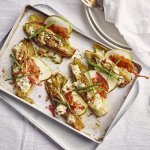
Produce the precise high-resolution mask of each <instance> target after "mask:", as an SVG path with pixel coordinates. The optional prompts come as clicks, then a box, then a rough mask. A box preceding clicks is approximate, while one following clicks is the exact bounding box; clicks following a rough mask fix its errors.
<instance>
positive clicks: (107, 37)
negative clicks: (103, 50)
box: [85, 6, 130, 49]
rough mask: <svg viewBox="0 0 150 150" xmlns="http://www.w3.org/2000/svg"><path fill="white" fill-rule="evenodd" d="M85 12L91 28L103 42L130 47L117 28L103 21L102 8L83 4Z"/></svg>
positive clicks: (118, 46) (120, 46)
mask: <svg viewBox="0 0 150 150" xmlns="http://www.w3.org/2000/svg"><path fill="white" fill-rule="evenodd" d="M85 12H86V16H87V18H88V21H89V23H90V25H91V26H92V28H93V30H94V31H95V33H96V34H97V35H98V36H99V37H100V38H101V39H102V40H103V41H104V42H106V43H107V44H108V45H110V46H111V47H114V48H124V49H130V48H129V46H128V44H127V43H126V41H125V40H124V38H123V36H122V35H121V34H120V33H119V31H118V29H117V28H116V27H115V26H114V25H113V24H112V23H109V22H107V21H105V18H104V12H103V11H102V10H100V9H99V8H88V7H86V6H85Z"/></svg>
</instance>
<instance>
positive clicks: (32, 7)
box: [0, 5, 142, 144]
mask: <svg viewBox="0 0 150 150" xmlns="http://www.w3.org/2000/svg"><path fill="white" fill-rule="evenodd" d="M26 9H34V10H36V11H39V12H40V13H43V14H45V15H48V14H47V13H45V12H43V11H41V10H39V9H38V8H36V7H34V6H32V5H25V6H24V8H23V9H22V11H21V13H20V15H19V17H18V18H17V20H16V22H15V24H14V25H13V28H12V29H11V31H10V33H9V35H8V37H7V38H6V40H5V42H4V44H3V46H2V48H1V49H0V57H1V56H2V54H3V51H5V49H6V48H7V45H8V44H9V40H10V39H11V38H12V36H13V33H14V32H15V30H16V29H17V26H18V24H19V23H20V21H21V19H22V17H23V16H24V13H25V12H26ZM73 31H75V32H77V33H79V34H81V35H82V36H84V37H86V38H87V39H90V40H92V41H93V42H95V43H99V44H101V45H102V46H104V47H107V48H108V49H112V48H111V47H109V46H107V45H105V44H103V43H102V42H99V41H98V40H96V39H94V38H92V37H90V36H88V35H86V34H85V33H84V32H82V31H80V29H77V28H76V27H74V26H73ZM134 63H135V64H136V65H137V66H138V67H139V68H140V69H139V72H141V70H142V66H141V65H140V64H139V63H137V62H135V61H134ZM136 80H137V77H135V79H134V81H133V84H132V85H131V87H130V89H129V92H128V94H129V93H130V90H131V89H132V87H133V86H134V84H135V82H136ZM0 90H1V91H3V92H4V93H6V94H8V95H10V96H12V97H14V98H16V99H17V100H20V101H21V102H22V103H24V104H25V105H27V106H29V107H32V108H33V109H36V110H37V111H39V112H40V113H43V114H44V115H46V116H48V117H50V118H51V119H52V120H55V121H56V122H58V123H60V124H61V125H64V126H66V127H68V128H69V129H71V130H73V131H75V132H76V133H78V134H79V135H81V136H84V137H86V138H88V139H90V140H92V141H93V142H95V143H98V144H100V143H101V142H102V141H103V140H104V138H105V136H106V135H107V131H108V130H109V128H110V127H111V125H112V123H113V121H114V120H115V118H116V116H117V114H118V113H119V111H118V112H117V114H116V115H115V117H114V119H113V120H112V122H111V124H110V126H109V127H108V129H107V131H106V132H105V134H104V136H103V138H102V139H100V140H96V139H94V138H91V137H90V136H88V135H87V134H85V133H82V132H80V131H78V130H76V129H74V128H73V127H72V126H70V125H68V124H66V123H64V122H62V121H60V120H58V119H57V118H55V117H53V116H50V115H48V114H47V113H46V112H45V111H44V110H42V109H40V108H38V107H36V106H34V105H32V104H29V103H28V102H26V101H24V100H23V99H21V98H19V97H18V96H16V95H14V94H13V93H11V92H9V91H8V90H6V89H5V88H3V87H2V86H0ZM128 94H127V96H126V98H127V97H128ZM126 98H125V100H126ZM125 100H124V101H125ZM123 104H124V102H123V103H122V105H123ZM122 105H121V107H120V108H119V110H120V109H121V108H122ZM123 115H124V114H123ZM123 115H122V116H123ZM115 125H116V123H115V124H114V126H115ZM114 126H113V127H114ZM113 127H112V128H113ZM112 128H111V129H112ZM111 129H110V131H111ZM110 131H109V132H110Z"/></svg>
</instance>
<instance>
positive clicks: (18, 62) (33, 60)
mask: <svg viewBox="0 0 150 150" xmlns="http://www.w3.org/2000/svg"><path fill="white" fill-rule="evenodd" d="M10 57H11V59H12V61H13V65H12V75H13V77H12V78H10V79H6V80H14V82H15V87H16V94H17V95H18V96H19V97H21V98H25V97H27V96H28V95H29V93H30V91H31V90H32V89H33V87H34V85H38V84H40V82H41V81H43V80H46V79H47V78H49V77H50V75H51V69H50V68H49V66H47V65H46V64H45V63H44V62H43V61H42V60H41V59H40V58H38V57H37V54H36V50H35V48H34V46H33V44H32V42H31V41H30V40H26V39H25V40H22V41H21V42H20V43H18V44H17V45H15V46H14V47H13V49H12V54H10Z"/></svg>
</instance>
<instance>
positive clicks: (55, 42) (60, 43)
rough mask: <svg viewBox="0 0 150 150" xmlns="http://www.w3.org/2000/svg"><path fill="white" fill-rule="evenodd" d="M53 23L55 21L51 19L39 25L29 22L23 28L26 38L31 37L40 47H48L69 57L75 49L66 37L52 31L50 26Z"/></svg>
mask: <svg viewBox="0 0 150 150" xmlns="http://www.w3.org/2000/svg"><path fill="white" fill-rule="evenodd" d="M55 23H56V22H55V21H52V22H51V23H50V24H48V25H41V24H38V23H36V22H29V23H26V24H25V25H24V28H23V29H24V32H25V33H26V34H27V36H28V38H29V39H33V40H34V41H35V42H36V43H37V44H38V45H39V46H40V47H48V48H49V49H50V50H53V51H54V52H56V53H59V54H60V55H61V56H64V57H67V58H70V57H72V56H73V54H74V53H75V51H76V49H75V48H74V47H72V46H71V44H70V42H69V40H68V39H65V38H63V37H62V36H60V35H59V34H57V33H54V32H53V31H52V29H51V28H50V26H53V25H54V24H55ZM55 30H56V29H55Z"/></svg>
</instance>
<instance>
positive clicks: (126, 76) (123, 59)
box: [85, 47, 140, 90]
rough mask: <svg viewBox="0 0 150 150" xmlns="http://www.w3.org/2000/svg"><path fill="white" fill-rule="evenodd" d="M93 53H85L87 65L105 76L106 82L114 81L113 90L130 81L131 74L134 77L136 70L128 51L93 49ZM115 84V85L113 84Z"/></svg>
mask: <svg viewBox="0 0 150 150" xmlns="http://www.w3.org/2000/svg"><path fill="white" fill-rule="evenodd" d="M94 48H95V51H94V52H91V51H88V50H86V51H85V58H86V60H87V63H88V64H89V65H90V66H91V67H92V68H93V69H96V70H97V71H99V72H102V73H103V74H105V75H107V79H108V80H112V81H113V80H114V81H113V82H114V84H113V85H114V86H113V87H112V88H111V89H110V90H113V89H114V88H115V87H116V86H119V87H124V86H126V85H127V84H128V83H129V82H130V81H131V80H132V74H131V73H133V74H135V75H136V76H140V75H138V73H137V72H136V68H135V66H134V64H133V63H132V54H131V52H130V51H128V50H123V49H116V50H105V49H101V48H100V47H94ZM115 83H116V84H115Z"/></svg>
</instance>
